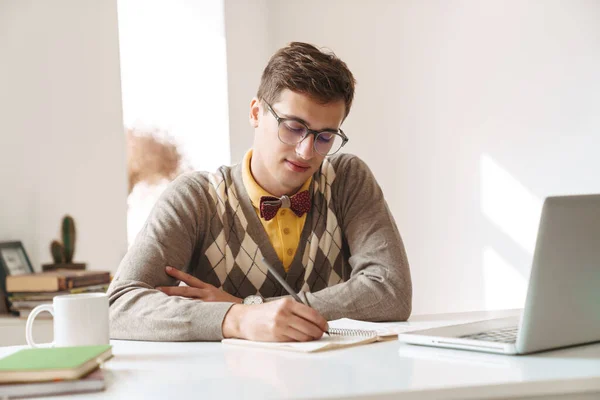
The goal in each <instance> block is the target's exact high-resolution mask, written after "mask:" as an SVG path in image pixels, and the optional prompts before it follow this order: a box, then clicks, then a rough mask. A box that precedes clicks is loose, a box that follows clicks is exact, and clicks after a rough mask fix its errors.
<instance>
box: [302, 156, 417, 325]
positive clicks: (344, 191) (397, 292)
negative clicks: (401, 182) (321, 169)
mask: <svg viewBox="0 0 600 400" xmlns="http://www.w3.org/2000/svg"><path fill="white" fill-rule="evenodd" d="M336 169H337V170H338V171H341V172H340V174H339V176H338V177H337V178H336V180H338V182H337V183H336V182H334V186H333V188H332V191H333V194H332V196H335V197H336V201H337V202H338V206H337V207H338V215H339V219H340V225H341V227H342V230H343V232H342V234H343V237H344V241H345V242H346V244H347V246H345V247H346V249H345V251H347V252H349V259H348V262H349V264H350V268H351V273H350V278H349V279H348V280H347V281H346V282H343V283H339V284H337V285H335V286H331V287H328V288H325V289H322V290H320V291H318V292H315V293H310V292H307V293H304V292H303V293H301V295H302V296H304V297H305V299H306V301H307V302H308V304H309V305H310V306H311V307H313V308H315V309H316V310H317V311H319V312H320V313H321V314H322V315H323V316H324V317H325V318H327V319H328V320H332V319H337V318H343V317H346V318H353V319H360V320H365V321H404V320H406V319H408V317H409V316H410V313H411V308H412V284H411V277H410V270H409V266H408V259H407V256H406V252H405V249H404V245H403V243H402V238H401V237H400V233H399V232H398V228H397V226H396V223H395V221H394V218H393V216H392V214H391V212H390V210H389V208H388V206H387V203H386V201H385V199H384V197H383V192H382V190H381V188H380V187H379V185H378V184H377V182H376V180H375V178H374V176H373V174H372V173H371V171H370V170H369V168H368V167H367V165H366V164H365V163H364V162H363V161H362V160H360V159H359V158H358V157H355V156H350V155H348V156H344V157H342V158H341V162H340V165H339V166H338V167H337V168H336Z"/></svg>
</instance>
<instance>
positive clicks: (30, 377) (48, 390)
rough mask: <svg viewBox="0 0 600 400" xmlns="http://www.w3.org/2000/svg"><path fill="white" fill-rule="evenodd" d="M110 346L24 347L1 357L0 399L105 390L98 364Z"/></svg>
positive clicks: (109, 350)
mask: <svg viewBox="0 0 600 400" xmlns="http://www.w3.org/2000/svg"><path fill="white" fill-rule="evenodd" d="M111 357H112V347H111V346H110V345H103V346H79V347H56V348H40V349H23V350H20V351H17V352H16V353H14V354H11V355H9V356H7V357H4V358H2V359H0V399H20V398H26V397H37V396H44V397H45V396H54V395H61V394H67V393H86V392H96V391H100V390H104V389H105V387H106V384H105V380H104V371H103V369H102V368H99V366H100V365H101V364H102V363H104V361H106V360H108V359H109V358H111Z"/></svg>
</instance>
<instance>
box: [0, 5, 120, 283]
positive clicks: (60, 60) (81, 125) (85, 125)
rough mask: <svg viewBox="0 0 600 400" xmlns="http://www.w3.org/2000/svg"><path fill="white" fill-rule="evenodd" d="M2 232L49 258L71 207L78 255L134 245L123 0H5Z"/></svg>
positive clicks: (38, 258)
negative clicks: (122, 74) (122, 72)
mask: <svg viewBox="0 0 600 400" xmlns="http://www.w3.org/2000/svg"><path fill="white" fill-rule="evenodd" d="M0 49H1V51H0V57H1V60H0V88H1V89H0V160H1V162H2V168H1V169H0V181H1V182H2V190H1V192H0V193H1V195H0V199H1V200H0V241H5V240H21V241H23V242H24V245H25V248H26V250H27V252H28V253H29V256H30V258H31V261H32V263H33V264H34V268H35V269H37V270H40V269H41V263H44V262H50V261H51V257H50V252H49V244H50V242H51V241H52V240H53V239H55V238H56V239H59V238H60V237H59V227H60V222H61V218H62V216H63V215H64V214H66V213H69V214H71V215H72V216H73V217H74V218H75V221H76V224H77V235H78V238H77V248H76V254H75V260H76V261H81V262H87V263H89V265H88V268H90V269H107V270H112V271H114V270H116V267H117V265H118V263H119V261H120V259H121V258H122V256H123V255H124V253H125V251H126V249H127V240H126V206H127V204H126V196H127V187H126V171H125V142H124V135H123V122H122V113H121V88H120V78H119V48H118V31H117V9H116V1H115V0H111V1H105V0H95V1H85V2H83V1H79V0H54V1H52V2H45V1H34V0H29V1H25V0H19V1H9V0H1V1H0Z"/></svg>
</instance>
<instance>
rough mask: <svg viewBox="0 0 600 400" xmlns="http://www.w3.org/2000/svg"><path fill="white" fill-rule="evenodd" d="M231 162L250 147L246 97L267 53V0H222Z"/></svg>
mask: <svg viewBox="0 0 600 400" xmlns="http://www.w3.org/2000/svg"><path fill="white" fill-rule="evenodd" d="M224 3H225V38H226V45H227V85H228V100H229V131H230V136H229V138H230V147H231V162H232V163H238V162H240V161H242V158H243V157H244V154H245V153H246V151H247V150H248V149H249V148H250V147H252V141H253V139H254V136H253V135H254V130H253V129H252V128H251V127H250V122H249V118H250V101H251V100H252V97H254V96H256V91H257V90H258V84H259V83H260V77H261V75H262V71H263V69H264V67H265V66H266V64H267V61H268V60H269V57H270V56H271V46H269V42H270V41H272V39H271V37H270V36H269V32H268V28H269V24H268V21H269V9H268V7H267V4H268V2H267V0H251V1H247V0H224Z"/></svg>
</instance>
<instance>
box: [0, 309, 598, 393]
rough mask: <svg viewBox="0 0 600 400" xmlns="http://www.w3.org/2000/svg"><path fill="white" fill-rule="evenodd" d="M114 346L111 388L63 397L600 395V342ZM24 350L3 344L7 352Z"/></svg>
mask: <svg viewBox="0 0 600 400" xmlns="http://www.w3.org/2000/svg"><path fill="white" fill-rule="evenodd" d="M511 314H514V311H499V312H479V313H461V314H446V315H433V316H420V317H414V318H411V320H410V323H411V324H413V325H415V326H418V325H419V324H424V325H429V324H430V325H435V324H437V325H439V324H443V323H446V324H451V323H452V322H463V321H468V320H480V319H486V318H491V317H498V316H506V315H511ZM112 344H113V346H114V347H113V352H114V354H115V357H114V358H113V359H112V360H110V361H108V362H107V363H106V364H105V367H104V368H105V371H106V378H107V389H106V391H104V392H101V393H97V394H88V395H85V396H83V395H81V396H68V397H64V399H71V400H73V399H76V398H80V397H81V398H84V397H85V398H89V399H93V398H108V397H110V398H148V399H152V398H156V399H158V398H160V399H164V398H172V399H177V398H198V397H201V398H204V399H210V398H219V399H271V398H280V399H282V398H285V399H287V398H295V399H300V398H302V399H312V398H348V397H352V398H356V399H358V398H365V399H366V398H368V399H388V398H390V399H391V398H398V397H402V398H403V399H417V398H418V399H451V398H452V399H454V398H462V399H473V398H498V397H502V398H527V397H528V396H535V395H544V396H546V397H545V398H549V397H548V396H550V395H552V396H555V395H557V394H570V395H569V396H568V398H575V394H576V393H579V395H578V396H590V397H589V398H596V397H595V396H599V395H600V344H595V345H588V346H578V347H572V348H568V349H562V350H555V351H551V352H544V353H538V354H534V355H529V356H505V355H494V354H485V353H476V352H470V351H461V350H448V349H436V348H427V347H419V346H411V345H405V344H403V343H400V342H398V341H397V340H394V341H390V342H382V343H375V344H370V345H365V346H358V347H354V348H347V349H340V350H334V351H329V352H323V353H315V354H296V353H290V352H284V351H277V350H264V349H256V348H243V347H229V346H225V345H222V344H221V343H202V342H198V343H194V342H186V343H164V342H135V341H122V340H114V341H112ZM18 348H20V347H3V348H0V356H4V355H6V354H9V353H11V352H13V351H15V350H16V349H18ZM593 393H595V394H593ZM59 398H60V397H56V398H53V399H59ZM552 398H557V397H552ZM577 398H588V397H577Z"/></svg>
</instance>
